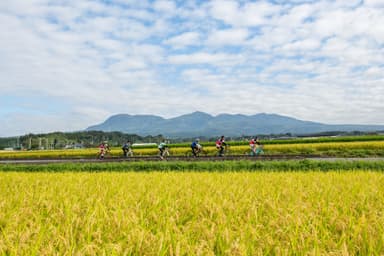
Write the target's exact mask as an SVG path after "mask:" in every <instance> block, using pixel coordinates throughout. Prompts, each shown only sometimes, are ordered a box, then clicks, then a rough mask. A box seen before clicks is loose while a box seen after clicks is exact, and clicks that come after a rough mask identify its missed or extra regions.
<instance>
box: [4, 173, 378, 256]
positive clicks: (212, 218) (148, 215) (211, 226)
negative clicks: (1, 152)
mask: <svg viewBox="0 0 384 256" xmlns="http://www.w3.org/2000/svg"><path fill="white" fill-rule="evenodd" d="M383 201H384V176H383V175H382V174H381V173H378V172H369V171H366V172H353V171H351V172H327V173H319V172H307V173H302V172H296V173H281V172H280V173H273V172H254V173H250V172H239V173H231V172H226V173H207V172H202V173H194V172H188V173H187V172H182V173H178V172H146V173H131V172H128V173H114V172H108V173H73V172H62V173H19V172H18V173H15V172H0V254H1V255H56V254H58V255H265V254H272V255H383V254H384V236H383V234H384V215H383V212H384V204H383V203H382V202H383Z"/></svg>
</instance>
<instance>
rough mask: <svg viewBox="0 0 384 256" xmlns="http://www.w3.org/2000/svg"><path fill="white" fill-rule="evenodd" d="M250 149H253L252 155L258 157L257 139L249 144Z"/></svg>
mask: <svg viewBox="0 0 384 256" xmlns="http://www.w3.org/2000/svg"><path fill="white" fill-rule="evenodd" d="M249 147H250V148H251V155H252V156H254V155H256V138H252V139H251V141H250V142H249Z"/></svg>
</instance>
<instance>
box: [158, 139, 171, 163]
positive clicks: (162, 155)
mask: <svg viewBox="0 0 384 256" xmlns="http://www.w3.org/2000/svg"><path fill="white" fill-rule="evenodd" d="M157 148H158V149H159V151H160V158H161V159H163V157H164V152H165V149H166V148H168V145H167V143H165V141H163V142H161V143H160V144H159V146H158V147H157Z"/></svg>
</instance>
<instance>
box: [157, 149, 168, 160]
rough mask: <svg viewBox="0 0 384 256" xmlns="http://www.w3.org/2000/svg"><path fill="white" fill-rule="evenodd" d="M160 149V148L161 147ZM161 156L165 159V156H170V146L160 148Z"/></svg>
mask: <svg viewBox="0 0 384 256" xmlns="http://www.w3.org/2000/svg"><path fill="white" fill-rule="evenodd" d="M159 150H160V149H159ZM159 156H160V158H161V159H162V160H163V159H164V157H168V156H169V148H168V147H165V148H164V149H163V150H160V152H159Z"/></svg>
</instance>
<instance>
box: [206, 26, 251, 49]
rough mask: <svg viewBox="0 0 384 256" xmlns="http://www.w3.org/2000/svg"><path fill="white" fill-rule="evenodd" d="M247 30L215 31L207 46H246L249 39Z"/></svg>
mask: <svg viewBox="0 0 384 256" xmlns="http://www.w3.org/2000/svg"><path fill="white" fill-rule="evenodd" d="M248 35H249V33H248V30H247V29H225V30H217V31H213V32H212V33H211V34H210V35H209V37H208V39H207V42H206V44H207V45H209V46H224V45H240V46H242V45H244V43H245V42H246V39H247V38H248Z"/></svg>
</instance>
